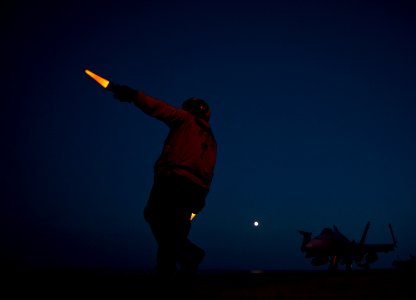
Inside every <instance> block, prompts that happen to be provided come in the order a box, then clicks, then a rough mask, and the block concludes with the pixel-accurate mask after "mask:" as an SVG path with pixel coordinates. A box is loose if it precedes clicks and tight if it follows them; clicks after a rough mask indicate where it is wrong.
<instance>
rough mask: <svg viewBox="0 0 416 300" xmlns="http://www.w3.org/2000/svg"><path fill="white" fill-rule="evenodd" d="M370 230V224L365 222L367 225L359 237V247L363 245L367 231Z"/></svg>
mask: <svg viewBox="0 0 416 300" xmlns="http://www.w3.org/2000/svg"><path fill="white" fill-rule="evenodd" d="M369 228H370V222H367V225H366V226H365V228H364V231H363V234H362V235H361V239H360V245H364V242H365V239H366V237H367V232H368V229H369Z"/></svg>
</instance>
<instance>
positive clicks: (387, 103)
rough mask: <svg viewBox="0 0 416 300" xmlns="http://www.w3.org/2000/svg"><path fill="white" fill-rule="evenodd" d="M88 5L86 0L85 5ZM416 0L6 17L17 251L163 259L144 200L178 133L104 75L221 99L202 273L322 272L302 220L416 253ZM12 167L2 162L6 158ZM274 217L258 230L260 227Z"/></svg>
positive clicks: (89, 9)
mask: <svg viewBox="0 0 416 300" xmlns="http://www.w3.org/2000/svg"><path fill="white" fill-rule="evenodd" d="M87 2H88V3H87ZM410 3H411V1H384V2H383V1H320V0H319V1H306V0H304V1H301V0H291V1H289V0H288V1H263V0H256V1H235V2H233V1H114V2H109V1H102V2H101V4H98V3H93V2H89V1H83V2H81V1H71V2H65V1H64V2H58V3H57V4H52V5H50V4H49V5H46V4H42V2H36V4H28V5H26V6H20V5H19V6H18V7H9V8H7V9H5V10H3V12H2V21H1V22H2V40H3V43H2V44H4V45H3V46H2V47H3V49H2V50H1V53H2V57H1V63H2V70H3V72H2V73H3V74H2V82H3V84H2V85H3V86H4V88H3V89H2V91H3V96H2V99H3V100H2V101H3V109H2V110H1V116H2V121H1V127H2V131H1V132H2V135H3V138H2V140H3V141H4V142H5V143H4V145H5V146H3V147H2V150H1V154H2V156H1V164H2V168H1V176H2V177H1V182H2V189H1V190H2V199H1V212H0V215H1V219H2V221H1V222H2V224H3V223H4V225H2V232H1V234H2V236H1V238H2V244H3V242H4V244H3V245H4V246H2V250H1V251H2V252H4V255H2V260H3V261H14V262H17V263H22V264H29V265H34V266H51V265H53V266H67V265H74V266H102V267H126V266H128V267H133V268H138V269H149V268H152V267H153V264H154V257H155V251H156V244H155V242H154V240H153V237H152V236H151V233H150V230H149V228H148V226H147V224H146V223H145V221H144V220H143V217H142V210H143V207H144V205H145V203H146V200H147V195H148V192H149V190H150V187H151V184H152V167H153V163H154V161H155V160H156V158H157V157H158V155H159V153H160V150H161V147H162V143H163V140H164V138H165V136H166V134H167V127H166V126H165V125H163V124H162V123H159V122H158V121H157V120H155V119H152V118H150V117H148V116H146V115H144V114H143V113H142V112H141V111H139V110H138V109H136V108H135V107H134V106H132V105H129V104H125V103H119V102H118V101H116V100H115V99H114V98H112V95H111V94H110V93H108V92H106V91H105V90H103V89H102V88H100V87H99V86H98V85H97V84H95V83H94V82H93V81H92V80H91V79H90V78H88V77H87V76H86V75H85V74H84V72H83V70H84V69H85V68H89V69H91V70H92V71H94V72H96V73H98V74H101V75H102V76H104V77H107V78H108V79H110V80H113V81H114V82H118V83H122V84H127V85H130V86H132V87H135V88H137V89H139V90H143V91H144V92H146V93H148V94H150V95H153V96H155V97H157V98H159V99H162V100H165V101H167V102H169V103H171V104H173V105H177V106H179V105H181V103H182V101H183V100H184V99H186V98H188V97H191V96H197V97H200V98H202V99H205V100H206V101H207V102H209V103H210V105H211V108H212V111H213V113H212V119H211V120H212V127H213V129H214V132H215V134H216V138H217V141H218V162H217V166H216V170H215V177H214V181H213V185H212V190H211V192H210V194H209V196H208V198H207V206H206V208H205V210H204V211H203V212H202V213H201V214H200V215H199V216H198V217H197V218H196V219H195V221H194V224H193V228H192V232H191V238H192V239H193V240H194V241H195V242H196V243H197V244H199V245H200V246H202V247H203V248H204V249H205V250H206V251H207V256H206V259H205V261H204V262H203V264H202V266H201V268H203V269H224V270H230V269H231V270H235V269H272V270H276V269H313V267H311V266H310V263H309V261H307V260H306V259H304V258H303V256H302V253H301V252H300V243H301V236H300V235H299V234H298V233H297V230H298V229H303V230H308V231H312V232H313V233H316V234H317V233H318V232H319V231H320V230H321V229H322V228H323V227H326V226H332V225H337V226H338V227H339V228H340V230H341V231H342V232H343V233H344V234H345V235H346V236H347V237H349V238H351V239H356V240H358V239H359V238H360V236H361V233H362V231H363V229H364V226H365V224H366V223H367V221H371V222H372V223H371V224H372V225H371V227H370V230H369V233H368V236H367V241H368V242H374V243H377V242H391V237H390V234H389V231H388V223H391V224H392V225H393V229H394V231H395V234H396V237H397V239H398V243H399V244H398V248H397V250H396V251H395V252H394V253H391V254H381V255H380V261H379V262H377V263H376V264H374V267H386V266H387V267H389V266H391V262H392V260H394V259H395V258H396V257H397V256H399V257H401V258H407V257H408V255H409V254H410V253H413V254H416V239H415V230H416V184H415V183H416V139H415V133H416V118H415V115H416V103H415V102H416V81H415V78H416V77H415V70H416V56H415V53H416V40H415V37H416V7H415V5H414V4H410ZM3 166H4V167H3ZM254 220H258V221H259V222H260V226H259V227H257V228H256V227H254V226H253V225H252V224H253V221H254Z"/></svg>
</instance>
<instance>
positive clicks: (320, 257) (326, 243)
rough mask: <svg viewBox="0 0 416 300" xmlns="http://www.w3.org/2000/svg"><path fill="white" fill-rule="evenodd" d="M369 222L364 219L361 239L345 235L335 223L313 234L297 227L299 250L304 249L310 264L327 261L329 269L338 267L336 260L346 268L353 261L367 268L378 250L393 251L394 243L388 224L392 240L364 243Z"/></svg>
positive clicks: (349, 268)
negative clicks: (316, 234) (314, 235)
mask: <svg viewBox="0 0 416 300" xmlns="http://www.w3.org/2000/svg"><path fill="white" fill-rule="evenodd" d="M369 228H370V222H368V223H367V225H366V227H365V229H364V232H363V234H362V236H361V239H360V241H359V242H358V243H357V242H355V241H354V240H351V241H350V240H349V239H347V238H346V237H345V236H344V235H343V234H342V233H341V232H340V231H339V230H338V228H337V227H336V226H335V225H334V226H333V229H331V228H329V227H327V228H324V229H323V230H322V231H321V233H320V234H319V235H318V236H316V237H313V238H312V233H311V232H306V231H302V230H299V233H300V234H301V235H302V236H303V241H302V245H301V248H300V249H301V251H302V252H304V253H305V258H308V259H311V263H312V265H313V266H321V265H324V264H328V266H329V267H328V269H329V270H337V269H338V266H339V264H341V265H345V269H346V270H351V268H352V264H353V263H355V264H356V265H357V267H360V268H364V269H369V268H370V264H372V263H374V262H376V261H377V260H378V255H377V253H379V252H384V253H387V252H390V251H394V249H395V248H396V247H397V242H396V238H395V237H394V233H393V229H392V227H391V224H389V229H390V233H391V236H392V240H393V242H392V243H385V244H366V243H365V239H366V236H367V232H368V229H369Z"/></svg>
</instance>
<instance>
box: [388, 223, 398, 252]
mask: <svg viewBox="0 0 416 300" xmlns="http://www.w3.org/2000/svg"><path fill="white" fill-rule="evenodd" d="M389 229H390V234H391V238H392V239H393V246H394V248H396V247H397V240H396V237H395V236H394V232H393V227H392V226H391V224H389Z"/></svg>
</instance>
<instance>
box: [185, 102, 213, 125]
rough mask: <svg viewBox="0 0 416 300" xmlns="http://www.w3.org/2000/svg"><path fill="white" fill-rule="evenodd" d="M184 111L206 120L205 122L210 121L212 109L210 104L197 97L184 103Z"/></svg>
mask: <svg viewBox="0 0 416 300" xmlns="http://www.w3.org/2000/svg"><path fill="white" fill-rule="evenodd" d="M182 109H184V110H186V111H189V112H190V113H191V114H193V115H195V116H197V117H198V118H201V119H204V120H205V121H209V117H210V116H211V109H210V108H209V105H208V103H206V102H205V101H204V100H202V99H199V98H196V97H192V98H189V99H186V100H185V101H183V103H182Z"/></svg>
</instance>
